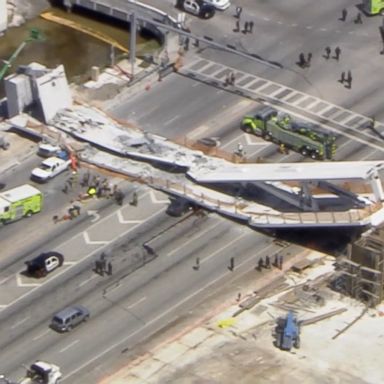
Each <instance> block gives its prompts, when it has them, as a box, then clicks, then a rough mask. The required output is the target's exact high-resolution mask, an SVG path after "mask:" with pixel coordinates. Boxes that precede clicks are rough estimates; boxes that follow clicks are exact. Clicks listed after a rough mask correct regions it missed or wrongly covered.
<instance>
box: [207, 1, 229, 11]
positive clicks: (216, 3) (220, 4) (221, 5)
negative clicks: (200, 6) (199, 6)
mask: <svg viewBox="0 0 384 384" xmlns="http://www.w3.org/2000/svg"><path fill="white" fill-rule="evenodd" d="M205 2H206V3H209V4H212V5H213V6H214V7H215V8H216V9H219V10H220V11H225V10H226V9H228V8H229V7H230V5H231V2H230V1H229V0H205Z"/></svg>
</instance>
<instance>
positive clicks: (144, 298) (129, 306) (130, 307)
mask: <svg viewBox="0 0 384 384" xmlns="http://www.w3.org/2000/svg"><path fill="white" fill-rule="evenodd" d="M144 300H147V297H146V296H143V297H142V298H141V299H139V300H137V301H135V302H134V303H132V304H131V305H128V307H127V308H128V309H132V308H133V307H135V306H136V305H138V304H140V303H142V302H143V301H144Z"/></svg>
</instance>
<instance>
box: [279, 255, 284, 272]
mask: <svg viewBox="0 0 384 384" xmlns="http://www.w3.org/2000/svg"><path fill="white" fill-rule="evenodd" d="M278 264H279V269H280V270H282V269H283V256H281V255H280V256H279V263H278Z"/></svg>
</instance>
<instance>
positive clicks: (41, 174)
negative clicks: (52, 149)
mask: <svg viewBox="0 0 384 384" xmlns="http://www.w3.org/2000/svg"><path fill="white" fill-rule="evenodd" d="M70 164H71V160H63V159H60V158H58V157H49V158H48V159H45V160H44V161H43V162H42V163H41V164H40V166H39V167H38V168H35V169H34V170H33V171H32V175H31V179H32V180H35V181H38V182H41V183H44V182H45V181H48V180H49V179H52V178H53V177H55V176H57V175H58V174H60V173H61V172H64V171H65V170H67V169H68V168H69V166H70Z"/></svg>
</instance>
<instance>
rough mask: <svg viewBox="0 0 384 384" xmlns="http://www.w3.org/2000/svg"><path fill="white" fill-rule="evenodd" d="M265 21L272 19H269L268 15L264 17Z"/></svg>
mask: <svg viewBox="0 0 384 384" xmlns="http://www.w3.org/2000/svg"><path fill="white" fill-rule="evenodd" d="M263 19H264V20H265V21H270V20H271V19H268V17H263Z"/></svg>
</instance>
